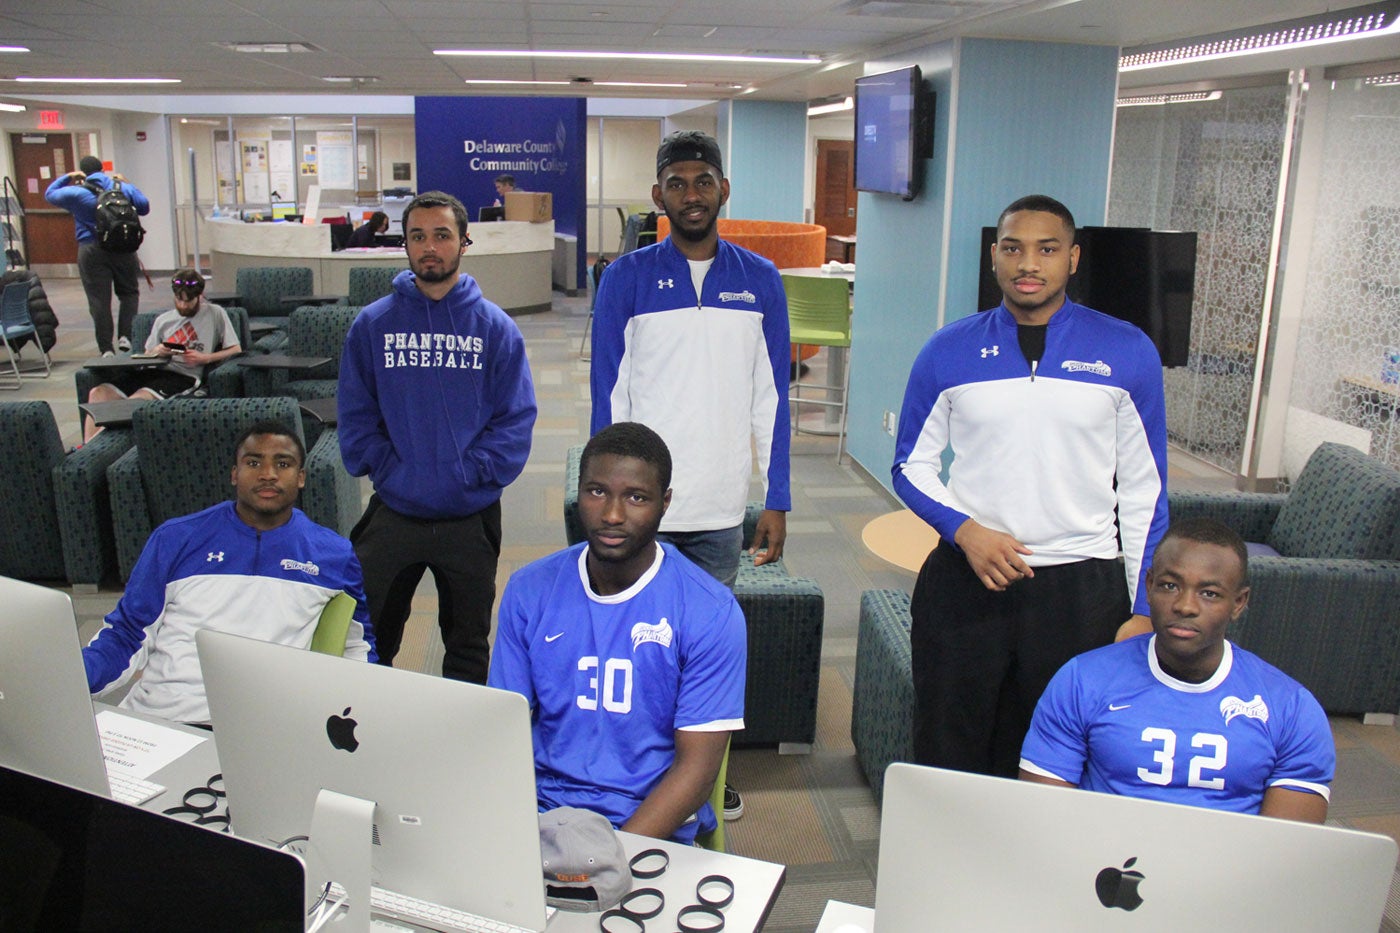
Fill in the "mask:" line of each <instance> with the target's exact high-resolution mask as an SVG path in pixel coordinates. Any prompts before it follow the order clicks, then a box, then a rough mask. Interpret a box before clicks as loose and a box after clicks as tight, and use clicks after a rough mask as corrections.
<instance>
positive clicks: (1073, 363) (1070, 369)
mask: <svg viewBox="0 0 1400 933" xmlns="http://www.w3.org/2000/svg"><path fill="white" fill-rule="evenodd" d="M1060 368H1061V369H1063V370H1064V371H1065V372H1067V373H1093V374H1094V375H1096V376H1103V377H1104V378H1105V379H1107V378H1108V377H1109V376H1112V375H1113V367H1112V366H1109V365H1108V364H1107V363H1105V362H1104V361H1103V360H1095V361H1094V362H1092V363H1084V362H1081V361H1080V360H1065V361H1064V362H1063V363H1061V364H1060Z"/></svg>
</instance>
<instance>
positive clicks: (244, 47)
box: [214, 42, 325, 55]
mask: <svg viewBox="0 0 1400 933" xmlns="http://www.w3.org/2000/svg"><path fill="white" fill-rule="evenodd" d="M214 45H217V46H218V47H219V48H221V49H227V50H228V51H230V52H248V53H251V54H254V55H285V54H287V53H289V52H322V51H325V50H324V49H322V48H320V47H319V46H315V45H312V44H311V43H310V42H215V43H214Z"/></svg>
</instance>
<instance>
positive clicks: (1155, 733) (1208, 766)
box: [1137, 727, 1229, 790]
mask: <svg viewBox="0 0 1400 933" xmlns="http://www.w3.org/2000/svg"><path fill="white" fill-rule="evenodd" d="M1142 740H1143V741H1144V742H1147V743H1149V744H1152V745H1156V744H1157V743H1158V742H1160V743H1161V747H1160V748H1158V749H1157V750H1156V751H1155V752H1153V753H1152V760H1153V761H1155V762H1156V763H1157V768H1156V769H1155V770H1153V769H1150V768H1138V769H1137V774H1138V777H1139V778H1141V779H1142V780H1143V781H1146V782H1147V783H1148V784H1159V785H1161V786H1163V787H1165V786H1166V785H1168V784H1170V783H1171V782H1172V771H1173V769H1174V767H1175V764H1176V733H1175V732H1173V731H1172V730H1170V729H1157V728H1152V727H1149V728H1147V729H1143V730H1142ZM1228 744H1229V743H1227V742H1226V741H1225V736H1223V735H1215V734H1213V733H1210V732H1197V733H1196V734H1195V735H1193V736H1191V747H1192V748H1200V749H1206V750H1207V751H1206V752H1205V753H1203V754H1200V755H1192V756H1191V764H1190V769H1189V771H1188V772H1187V775H1186V786H1187V787H1201V788H1206V789H1208V790H1222V789H1223V788H1224V787H1225V779H1224V778H1223V777H1212V778H1208V777H1204V776H1203V775H1204V772H1206V771H1221V770H1223V769H1224V768H1225V753H1226V750H1227V749H1228Z"/></svg>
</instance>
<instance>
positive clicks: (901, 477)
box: [893, 195, 1167, 777]
mask: <svg viewBox="0 0 1400 933" xmlns="http://www.w3.org/2000/svg"><path fill="white" fill-rule="evenodd" d="M1074 233H1075V227H1074V217H1073V215H1071V214H1070V212H1069V210H1068V209H1067V208H1066V207H1065V206H1064V205H1063V204H1061V203H1060V202H1059V201H1056V200H1054V199H1053V198H1049V197H1046V196H1044V195H1032V196H1029V197H1025V198H1021V199H1019V200H1017V201H1015V202H1013V203H1012V204H1011V205H1009V206H1008V207H1007V208H1006V210H1004V211H1002V214H1001V217H1000V218H999V219H998V221H997V239H996V242H995V243H994V244H993V246H992V260H993V266H994V269H995V272H996V278H997V283H998V285H999V286H1000V287H1001V291H1002V302H1001V304H1000V305H999V306H997V307H995V308H992V309H990V310H987V311H984V312H982V313H981V314H973V315H970V316H968V317H965V318H962V319H960V320H957V321H954V322H953V323H951V324H949V325H947V326H946V327H944V328H943V329H942V330H940V331H938V332H937V333H936V334H934V335H933V336H932V337H931V338H930V339H929V341H928V343H927V344H925V345H924V348H923V349H922V350H921V351H920V352H919V355H918V357H917V358H916V360H915V362H914V365H913V369H912V370H911V372H910V374H909V386H908V389H907V390H906V392H905V396H904V406H903V409H902V412H901V414H900V418H899V436H898V438H897V440H896V446H895V462H894V468H893V475H894V488H895V491H896V492H897V493H898V494H899V496H900V498H901V499H903V500H904V502H905V504H906V505H908V506H909V507H910V508H911V509H913V510H914V512H916V513H917V514H918V515H919V516H920V517H921V518H923V519H924V520H925V521H926V522H928V523H929V524H930V525H932V526H933V527H934V528H935V529H936V530H937V531H938V533H939V535H940V536H941V538H942V541H941V543H940V544H939V546H938V547H936V548H935V549H934V550H933V552H932V553H930V554H929V556H928V559H927V560H926V561H925V562H924V565H923V568H922V569H921V570H920V572H919V578H918V582H917V583H916V584H915V586H914V594H913V598H912V600H911V603H910V612H911V616H912V626H911V630H910V641H911V648H912V652H913V672H914V694H915V701H916V713H915V726H914V755H915V759H916V760H917V761H918V762H919V763H920V764H927V765H937V766H939V767H944V768H953V769H956V770H962V771H973V772H981V773H987V774H999V775H1003V776H1006V777H1015V776H1016V772H1017V762H1018V761H1019V759H1020V751H1021V741H1022V740H1023V739H1024V738H1025V734H1026V729H1027V727H1028V726H1029V724H1030V718H1031V713H1032V712H1033V711H1034V709H1035V704H1036V701H1037V700H1038V699H1039V698H1040V694H1041V692H1042V691H1043V690H1044V689H1045V685H1046V684H1047V683H1048V682H1049V681H1050V678H1051V677H1052V676H1053V675H1054V673H1055V671H1057V670H1058V669H1059V668H1060V666H1061V665H1062V664H1064V663H1065V662H1066V661H1068V660H1069V659H1070V658H1072V657H1074V656H1075V655H1076V654H1079V653H1081V652H1083V651H1087V650H1089V649H1090V648H1096V647H1099V646H1100V645H1106V644H1109V643H1110V642H1112V641H1113V638H1114V635H1115V633H1116V632H1117V630H1118V628H1119V627H1120V626H1122V625H1123V624H1124V622H1125V621H1126V620H1129V617H1130V616H1131V615H1132V614H1134V613H1136V614H1138V615H1146V612H1147V602H1146V591H1145V588H1144V587H1143V586H1142V582H1141V581H1142V574H1143V573H1144V571H1145V570H1146V565H1147V562H1148V561H1147V558H1148V555H1150V554H1151V553H1152V549H1153V548H1154V547H1155V546H1156V543H1157V540H1158V539H1159V538H1160V537H1161V534H1162V532H1163V531H1164V530H1165V529H1166V524H1167V497H1166V474H1167V430H1166V414H1165V403H1164V399H1163V389H1162V365H1161V358H1160V356H1159V355H1158V353H1157V350H1156V348H1155V347H1154V346H1153V345H1152V341H1151V340H1149V339H1148V337H1147V335H1146V334H1144V333H1143V332H1142V331H1141V330H1140V329H1138V328H1137V327H1135V326H1133V325H1132V324H1128V323H1126V322H1124V321H1119V320H1116V319H1114V318H1110V317H1108V316H1107V315H1104V314H1100V313H1099V312H1097V311H1093V310H1090V309H1089V308H1085V307H1083V306H1081V305H1078V304H1075V303H1074V302H1073V301H1070V300H1069V299H1068V298H1067V296H1066V294H1065V286H1066V284H1067V283H1068V281H1069V277H1070V275H1072V274H1073V272H1074V270H1075V267H1076V266H1077V265H1078V262H1079V247H1078V246H1077V245H1075V242H1074ZM947 450H951V452H952V455H953V456H952V463H951V465H950V466H949V467H948V472H947V480H946V482H945V481H944V478H943V476H942V471H943V455H944V452H945V451H947ZM1120 544H1121V551H1122V559H1121V560H1120V559H1119V551H1120Z"/></svg>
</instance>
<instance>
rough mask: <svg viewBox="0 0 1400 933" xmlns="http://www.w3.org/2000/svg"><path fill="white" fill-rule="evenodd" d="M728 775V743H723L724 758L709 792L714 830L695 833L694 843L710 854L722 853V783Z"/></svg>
mask: <svg viewBox="0 0 1400 933" xmlns="http://www.w3.org/2000/svg"><path fill="white" fill-rule="evenodd" d="M728 775H729V743H728V742H725V743H724V757H723V758H721V759H720V762H719V774H717V775H715V789H714V790H712V791H710V806H711V807H713V808H714V811H715V828H714V829H712V830H710V831H709V832H708V833H696V834H695V843H696V844H697V845H698V846H700V847H701V848H702V849H709V850H710V851H711V852H723V851H724V781H725V779H726V778H727V777H728Z"/></svg>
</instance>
